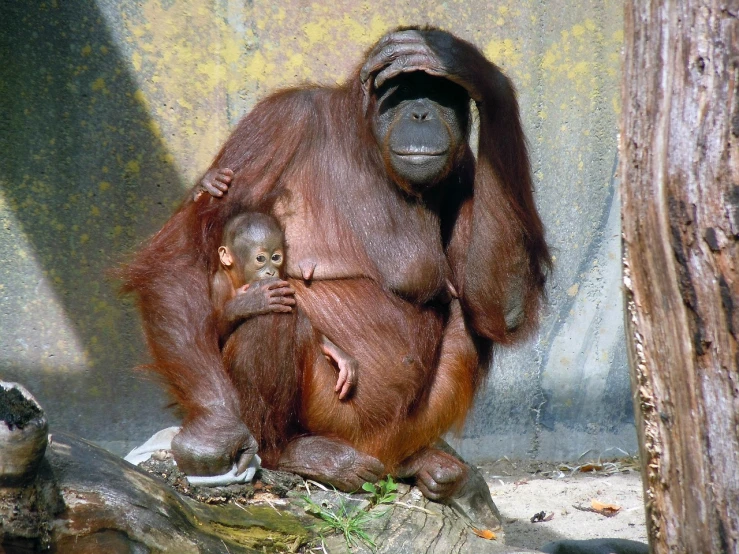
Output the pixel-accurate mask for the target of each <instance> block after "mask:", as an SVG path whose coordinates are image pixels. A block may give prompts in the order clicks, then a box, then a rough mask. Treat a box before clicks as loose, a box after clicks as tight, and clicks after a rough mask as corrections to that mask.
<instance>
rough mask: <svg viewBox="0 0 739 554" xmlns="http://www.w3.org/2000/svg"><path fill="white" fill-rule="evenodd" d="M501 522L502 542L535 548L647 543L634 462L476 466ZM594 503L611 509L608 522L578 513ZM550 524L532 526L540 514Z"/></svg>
mask: <svg viewBox="0 0 739 554" xmlns="http://www.w3.org/2000/svg"><path fill="white" fill-rule="evenodd" d="M481 469H482V471H483V475H484V476H485V479H486V481H487V483H488V485H489V486H490V492H491V494H492V496H493V500H494V501H495V503H496V505H497V506H498V509H499V510H500V512H501V515H502V516H503V519H504V526H505V530H506V543H507V544H508V545H511V546H516V547H521V548H530V549H533V550H535V549H538V548H539V547H541V546H543V545H544V544H546V543H548V542H550V541H554V540H561V539H578V540H580V539H596V538H621V539H630V540H635V541H641V542H647V532H646V525H645V522H644V503H643V501H642V485H641V477H640V475H639V472H638V467H637V465H636V464H635V463H634V461H633V460H622V461H617V462H615V463H612V464H599V465H595V466H587V465H586V466H584V469H588V470H593V469H596V470H595V471H589V472H582V471H580V470H579V469H576V467H575V466H571V467H569V468H568V467H566V466H557V465H554V464H542V463H537V462H511V461H508V460H499V461H498V462H496V463H494V464H488V465H484V466H481ZM593 500H596V501H599V502H601V503H607V504H614V505H616V506H618V507H620V510H618V512H617V513H616V514H615V515H613V516H612V517H606V516H604V515H601V514H599V513H594V512H590V511H581V510H579V509H577V508H575V506H578V507H580V508H591V506H592V505H591V502H592V501H593ZM542 511H543V512H545V514H546V516H549V515H550V514H551V519H550V520H549V521H543V522H537V523H532V522H531V518H532V517H533V516H534V515H535V514H537V513H539V512H542Z"/></svg>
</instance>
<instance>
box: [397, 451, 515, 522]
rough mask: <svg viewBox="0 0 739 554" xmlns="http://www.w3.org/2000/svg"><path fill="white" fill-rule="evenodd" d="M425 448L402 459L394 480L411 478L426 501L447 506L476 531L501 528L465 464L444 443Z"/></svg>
mask: <svg viewBox="0 0 739 554" xmlns="http://www.w3.org/2000/svg"><path fill="white" fill-rule="evenodd" d="M440 446H441V447H442V448H444V450H448V451H443V450H440V449H439V448H426V449H424V450H421V451H420V452H418V453H417V454H414V455H413V456H411V457H410V458H408V460H406V461H405V462H404V463H403V464H402V466H401V467H400V468H399V470H398V472H397V473H398V477H401V478H405V477H413V478H415V480H416V486H417V487H418V488H419V489H420V490H421V492H422V493H423V494H424V496H425V497H426V498H428V499H429V500H435V501H437V502H441V503H443V504H447V505H448V506H450V507H451V508H452V509H454V510H455V511H456V512H458V513H459V514H460V515H461V516H462V517H463V518H464V519H465V520H467V522H468V523H469V524H470V525H471V526H472V527H474V528H476V529H488V530H490V531H496V530H500V529H501V525H500V521H501V517H500V513H499V512H498V508H497V507H496V506H495V503H494V502H493V499H492V497H491V496H490V490H489V489H488V486H487V483H486V482H485V479H484V478H483V477H482V474H481V473H480V471H479V470H478V469H477V468H476V467H472V466H470V465H468V464H466V463H465V462H464V461H463V460H462V459H460V458H459V457H458V456H457V455H456V453H454V451H453V450H452V449H451V448H450V447H449V446H448V445H446V443H443V444H440Z"/></svg>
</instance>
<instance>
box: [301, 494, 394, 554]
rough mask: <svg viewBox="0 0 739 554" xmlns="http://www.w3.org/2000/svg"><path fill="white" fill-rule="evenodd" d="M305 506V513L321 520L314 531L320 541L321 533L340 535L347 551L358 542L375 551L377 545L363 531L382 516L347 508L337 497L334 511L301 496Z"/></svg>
mask: <svg viewBox="0 0 739 554" xmlns="http://www.w3.org/2000/svg"><path fill="white" fill-rule="evenodd" d="M302 498H303V500H304V501H305V502H306V504H307V506H306V507H305V511H306V512H308V513H310V514H313V515H315V516H317V517H319V518H320V519H321V523H318V524H316V531H317V532H318V534H319V536H321V540H323V533H325V532H327V531H331V532H336V533H340V534H341V535H343V536H344V540H345V541H346V546H347V549H349V548H353V547H354V546H357V544H358V543H359V541H361V542H363V543H364V544H366V545H367V546H368V547H369V548H370V549H371V550H373V551H374V550H376V549H377V545H376V544H375V542H374V541H373V540H372V538H371V537H370V536H369V535H368V534H367V531H365V528H366V526H367V525H368V524H369V522H370V521H372V520H373V519H376V518H378V517H380V516H382V515H384V514H373V513H370V512H368V511H365V510H362V509H360V508H358V507H353V508H348V507H347V505H346V503H345V502H344V500H343V499H342V498H341V496H339V505H338V507H337V508H336V509H330V508H328V507H326V506H323V505H321V504H319V503H318V502H316V501H315V500H313V499H312V498H310V497H309V496H305V495H304V496H303V497H302Z"/></svg>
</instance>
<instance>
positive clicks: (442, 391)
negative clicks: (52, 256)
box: [125, 43, 550, 469]
mask: <svg viewBox="0 0 739 554" xmlns="http://www.w3.org/2000/svg"><path fill="white" fill-rule="evenodd" d="M465 44H466V43H465ZM465 48H466V49H467V50H466V52H465V53H464V56H463V57H460V60H462V59H463V60H464V62H463V63H464V64H465V66H466V67H465V69H466V70H467V72H468V74H469V79H470V80H474V82H475V83H474V84H475V87H476V88H477V89H478V90H479V91H481V100H480V101H478V102H477V109H478V113H479V115H480V137H479V151H478V157H477V160H476V161H475V160H474V158H473V156H472V153H471V151H470V150H469V148H468V147H467V146H466V145H465V146H463V148H464V150H463V151H461V152H459V153H458V156H459V159H461V160H463V161H462V162H461V163H460V164H459V165H458V167H457V168H455V170H454V172H453V173H452V174H450V175H449V176H448V177H447V178H446V180H445V182H444V183H442V184H441V187H442V189H443V190H446V191H448V193H445V194H444V195H443V196H442V197H441V198H439V199H438V202H439V204H438V207H435V206H430V205H425V204H424V203H423V202H421V201H419V200H418V199H414V198H411V197H408V196H406V195H405V194H404V193H402V192H401V191H399V190H398V187H397V186H396V185H395V183H393V182H392V180H391V179H390V177H389V176H388V172H387V170H386V168H385V164H384V162H383V159H382V155H381V153H380V151H379V149H378V147H377V144H376V142H375V139H374V137H373V135H372V132H371V124H370V118H371V117H372V114H373V110H374V104H373V103H370V108H369V110H368V111H367V112H365V110H364V107H363V91H362V88H361V85H360V82H359V77H358V71H357V73H356V74H355V75H354V76H353V78H352V79H350V80H349V81H348V83H347V84H345V85H343V86H338V87H315V86H314V87H310V86H308V87H300V88H294V89H290V90H285V91H281V92H277V93H275V94H272V95H270V96H269V97H267V98H266V99H264V100H263V101H261V102H260V103H258V104H257V105H256V106H255V107H254V109H253V110H252V111H251V113H249V114H248V115H247V116H246V117H245V118H244V119H242V121H241V122H240V123H239V124H238V126H237V127H236V129H235V130H234V131H233V134H232V135H231V137H230V138H229V139H228V140H227V142H226V143H225V145H224V146H223V148H222V150H221V151H220V153H219V154H218V155H217V156H216V158H215V160H214V162H213V166H212V167H220V168H225V167H228V168H231V169H232V170H233V171H234V180H233V182H232V184H231V187H230V189H229V192H228V193H227V194H226V195H225V196H224V197H223V198H221V199H218V198H211V197H209V196H207V195H204V196H202V197H201V198H200V199H199V200H197V201H191V200H188V201H185V203H184V204H183V205H182V206H181V208H180V209H179V210H178V212H177V213H176V214H175V215H174V216H173V217H172V218H171V219H170V220H169V221H168V222H167V223H166V224H165V226H164V228H163V229H162V230H161V231H160V232H159V233H158V234H157V235H156V236H155V237H154V238H153V239H152V240H151V241H150V242H149V243H148V244H147V245H145V246H144V247H143V248H142V249H141V251H140V252H139V253H138V255H137V256H136V258H135V260H134V261H133V263H131V264H130V265H129V266H128V268H127V270H126V280H125V288H126V289H127V290H129V291H133V292H135V293H136V294H137V295H138V299H139V303H140V306H141V311H142V314H143V318H144V328H145V332H146V334H147V338H148V341H149V346H150V349H151V352H152V356H153V364H152V366H151V367H152V368H153V369H154V370H155V371H156V372H158V373H159V374H160V375H161V376H162V377H163V378H164V379H165V380H166V382H168V383H169V384H170V387H171V390H172V392H173V394H174V396H175V398H176V400H177V402H178V403H179V404H180V405H181V406H182V407H183V408H184V409H185V411H186V414H187V415H188V416H189V417H196V416H197V414H198V413H199V412H200V410H202V408H203V406H206V405H208V404H211V403H213V402H216V401H221V402H223V404H224V406H225V407H224V409H230V410H236V412H238V411H239V404H240V401H241V400H240V398H239V392H238V390H237V389H238V387H235V386H234V384H233V382H232V380H231V379H230V378H229V376H228V372H227V371H226V369H225V367H224V363H223V360H222V356H221V353H220V352H219V349H218V337H217V333H216V332H215V325H214V323H213V315H212V311H213V308H212V305H211V304H210V300H209V295H208V282H209V278H210V277H211V276H212V274H213V272H214V271H215V270H216V268H217V263H218V260H217V256H216V252H217V247H218V245H219V241H220V239H221V234H222V230H223V225H224V223H225V222H226V221H227V220H228V218H229V217H231V216H232V215H233V214H235V213H237V212H240V211H243V210H258V211H264V212H267V213H272V214H273V215H275V216H276V217H277V218H278V220H279V219H280V218H281V217H284V214H283V213H282V212H281V211H280V209H279V205H280V202H288V203H290V202H293V205H295V203H297V205H298V206H300V208H301V213H300V214H299V216H300V217H301V218H302V221H303V223H304V225H303V227H304V228H305V229H306V232H307V233H309V235H308V236H309V238H310V240H309V241H307V242H306V245H307V246H301V251H300V252H293V251H291V250H290V246H291V245H290V237H289V236H288V253H287V258H288V260H290V259H291V258H290V257H291V256H296V255H298V254H299V255H300V256H301V257H307V258H319V259H320V258H321V257H322V256H323V257H329V256H330V259H331V261H332V263H334V264H336V265H337V266H338V267H343V268H346V274H345V275H344V277H345V278H342V279H338V280H327V281H322V280H316V281H314V282H312V283H304V282H303V281H302V280H300V279H299V278H298V277H299V276H298V275H291V277H293V279H291V280H292V283H293V286H294V287H295V288H296V290H297V299H298V304H299V306H300V308H301V309H302V310H304V311H305V313H306V314H307V316H308V318H309V319H310V322H311V324H312V325H313V327H315V329H316V330H317V331H319V332H321V333H324V334H325V335H326V336H327V337H328V338H329V339H331V340H332V341H334V342H335V343H336V344H337V345H338V346H339V347H341V348H342V349H343V350H345V351H346V352H348V353H349V354H350V355H351V356H353V357H355V358H356V359H357V360H358V362H359V367H360V374H359V383H358V385H357V389H356V392H355V394H354V395H353V396H352V397H351V399H350V400H349V401H347V402H340V401H338V399H337V396H336V394H335V393H334V392H333V385H334V384H335V380H336V373H335V370H334V369H333V368H332V367H330V366H329V365H328V363H327V362H326V361H325V360H324V359H323V358H322V357H321V356H320V355H317V357H316V358H312V357H311V356H306V359H314V360H317V361H316V363H315V365H312V364H310V363H307V362H306V363H304V365H305V368H301V369H305V371H304V373H303V376H302V379H303V380H304V383H303V385H302V409H301V413H300V416H299V420H300V421H299V422H300V425H301V427H302V430H303V432H307V433H315V434H322V435H327V436H332V437H338V438H342V439H344V440H346V441H348V442H349V443H351V444H352V445H354V446H355V447H356V448H358V449H359V450H361V451H364V452H366V453H369V454H373V455H375V456H377V457H378V458H379V459H381V460H382V461H383V462H385V463H386V464H387V465H388V468H389V469H392V468H393V467H396V466H397V464H399V463H400V462H402V461H403V459H404V458H406V457H407V456H410V455H412V454H413V453H415V452H417V451H418V450H420V449H421V448H423V447H425V446H428V445H431V444H433V443H434V442H435V441H436V440H437V439H438V438H439V437H440V436H441V435H442V434H443V433H444V432H446V431H447V430H448V429H449V428H450V427H452V426H455V425H456V426H461V424H462V423H463V421H464V417H465V415H466V414H467V412H468V410H469V409H470V407H471V405H472V402H473V398H474V394H475V391H476V390H477V389H478V388H479V386H480V384H481V383H482V381H483V380H484V377H485V373H486V369H487V367H488V365H489V361H490V357H491V349H492V345H493V343H511V342H514V341H516V340H519V339H521V338H523V337H525V336H526V335H527V334H528V333H529V332H530V331H531V330H532V329H534V328H535V326H536V323H537V313H538V310H539V305H540V302H541V298H542V295H543V287H544V281H545V273H546V269H547V267H548V265H549V263H550V262H549V254H548V251H547V246H546V243H545V241H544V232H543V227H542V224H541V221H540V219H539V216H538V214H537V211H536V208H535V205H534V199H533V190H532V189H533V187H532V180H531V172H530V167H529V160H528V155H527V151H526V145H525V138H524V135H523V131H522V128H521V123H520V120H519V113H518V106H517V103H516V100H515V92H514V90H513V87H512V85H511V83H510V82H509V81H508V79H507V78H506V77H505V76H504V75H503V74H502V73H501V72H500V71H499V70H498V69H497V67H495V66H494V65H493V64H491V63H490V62H488V61H487V60H485V58H484V56H483V55H482V54H481V53H480V52H479V50H477V49H476V48H475V47H474V46H472V45H469V44H466V46H465ZM378 226H384V227H383V228H387V229H391V230H392V231H393V233H394V234H396V235H397V236H399V237H402V239H403V240H398V241H395V242H394V243H393V245H392V246H390V245H385V244H383V243H382V241H378V240H375V237H374V236H373V232H372V230H373V229H376V228H378ZM438 241H443V247H444V249H445V252H446V256H447V259H448V263H449V268H448V269H449V271H450V272H451V273H450V276H451V280H452V281H453V283H454V285H455V287H456V289H457V291H458V292H459V295H460V298H459V302H457V301H454V302H453V303H452V304H451V305H450V306H448V307H442V306H440V305H438V304H434V303H428V302H427V301H428V300H430V299H431V297H432V296H433V295H434V293H435V291H438V290H439V288H440V287H441V286H443V282H444V279H445V275H446V270H445V269H444V268H442V267H435V266H434V267H425V266H424V267H419V266H418V264H414V263H413V262H414V260H421V259H423V257H422V256H418V252H419V251H422V250H423V249H424V248H426V247H429V248H430V247H431V246H433V244H436V243H437V242H438ZM391 248H392V250H391ZM399 249H400V251H399ZM386 259H396V260H405V261H408V263H407V265H404V264H401V265H402V267H398V269H397V271H398V272H408V271H410V272H412V278H413V279H415V280H416V285H417V287H416V288H417V289H418V291H420V292H419V293H418V295H417V296H416V297H414V298H403V297H401V296H400V295H398V294H396V293H395V292H393V278H394V275H393V274H389V273H388V269H387V264H386V263H385V260H386ZM319 263H320V262H319ZM383 264H385V265H383ZM319 267H320V266H319ZM403 275H406V274H403ZM514 275H522V276H523V280H524V283H525V287H524V288H525V302H524V304H525V320H524V324H523V325H521V326H520V327H518V328H516V329H515V330H512V331H510V330H507V329H506V326H505V322H504V305H503V304H504V302H503V300H504V299H505V298H506V295H507V292H508V291H509V289H510V287H511V279H512V278H513V277H512V276H514ZM406 276H407V275H406ZM186 421H187V419H186Z"/></svg>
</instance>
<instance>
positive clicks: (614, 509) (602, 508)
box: [590, 498, 621, 517]
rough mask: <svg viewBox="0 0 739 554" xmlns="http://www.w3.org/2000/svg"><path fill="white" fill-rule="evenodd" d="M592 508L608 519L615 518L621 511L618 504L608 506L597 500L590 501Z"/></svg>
mask: <svg viewBox="0 0 739 554" xmlns="http://www.w3.org/2000/svg"><path fill="white" fill-rule="evenodd" d="M590 506H591V507H592V508H593V510H595V511H596V512H598V513H599V514H602V515H604V516H606V517H613V516H615V515H616V514H617V513H618V512H619V511H620V510H621V506H617V505H616V504H606V503H605V502H600V501H598V500H596V499H595V498H593V499H592V500H591V501H590Z"/></svg>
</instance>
